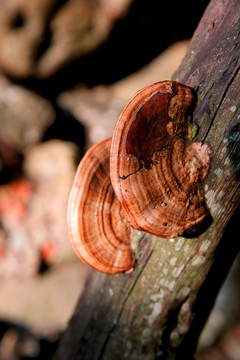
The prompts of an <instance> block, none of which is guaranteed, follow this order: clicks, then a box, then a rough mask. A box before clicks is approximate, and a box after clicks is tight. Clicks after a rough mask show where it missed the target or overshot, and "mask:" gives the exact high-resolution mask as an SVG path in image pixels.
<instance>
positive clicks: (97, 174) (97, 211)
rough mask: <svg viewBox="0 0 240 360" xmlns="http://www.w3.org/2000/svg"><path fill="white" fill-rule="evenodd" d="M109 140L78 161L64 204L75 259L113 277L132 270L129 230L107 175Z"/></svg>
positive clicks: (130, 231) (99, 144) (93, 148)
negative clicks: (77, 258)
mask: <svg viewBox="0 0 240 360" xmlns="http://www.w3.org/2000/svg"><path fill="white" fill-rule="evenodd" d="M110 145H111V139H106V140H103V141H101V142H99V143H97V144H96V145H94V146H93V147H91V148H90V149H89V150H88V151H87V152H86V154H85V156H84V157H83V159H82V160H81V162H80V164H79V166H78V169H77V172H76V175H75V178H74V181H73V186H72V190H71V193H70V197H69V203H68V232H69V240H70V243H71V245H72V248H73V249H74V251H75V253H76V254H77V255H78V256H79V258H80V259H81V260H82V261H83V262H85V263H86V264H88V265H90V266H91V267H93V268H94V269H96V270H99V271H102V272H104V273H109V274H114V273H118V272H123V271H130V270H131V269H132V268H133V266H134V259H133V255H132V250H131V234H132V229H131V227H130V225H129V224H128V222H127V221H126V219H125V218H124V216H123V214H122V210H121V205H120V203H119V201H118V199H117V197H116V196H115V194H114V191H113V188H112V185H111V181H110V174H109V156H110Z"/></svg>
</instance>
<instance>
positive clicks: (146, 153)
mask: <svg viewBox="0 0 240 360" xmlns="http://www.w3.org/2000/svg"><path fill="white" fill-rule="evenodd" d="M192 101H193V93H192V90H191V88H189V87H188V86H185V85H182V84H180V83H178V82H175V81H163V82H157V83H154V84H151V85H149V86H147V87H145V88H143V89H141V90H140V91H139V92H137V94H136V95H135V96H133V97H132V98H131V99H130V101H129V102H128V104H127V105H126V106H125V108H124V109H123V111H122V113H121V115H120V117H119V119H118V121H117V124H116V126H115V129H114V133H113V137H112V145H111V151H110V174H111V181H112V185H113V188H114V191H115V193H116V195H117V197H118V200H119V201H120V203H121V205H122V209H123V212H124V215H125V216H126V218H127V220H128V221H129V223H130V224H131V225H132V227H133V228H135V229H138V230H142V231H145V232H148V233H150V234H153V235H156V236H159V237H163V238H171V237H176V236H178V235H181V234H183V233H185V232H191V231H193V230H194V229H196V228H198V227H199V226H200V224H202V223H203V220H204V219H205V218H206V217H208V215H209V212H208V210H207V208H206V206H205V201H204V196H203V194H202V191H201V185H202V182H203V180H204V179H205V178H206V176H207V173H208V169H209V167H210V155H211V151H210V148H209V146H208V145H207V144H202V143H193V142H191V141H190V139H189V137H190V136H189V133H190V128H189V123H188V121H187V116H188V111H189V108H190V107H191V104H192Z"/></svg>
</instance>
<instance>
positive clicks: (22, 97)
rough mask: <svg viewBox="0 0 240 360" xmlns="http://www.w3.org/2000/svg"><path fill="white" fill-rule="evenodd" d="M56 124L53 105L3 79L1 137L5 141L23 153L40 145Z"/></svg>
mask: <svg viewBox="0 0 240 360" xmlns="http://www.w3.org/2000/svg"><path fill="white" fill-rule="evenodd" d="M54 120H55V111H54V109H53V107H52V105H51V104H50V102H48V101H47V100H46V99H44V98H43V97H41V96H39V95H37V94H36V93H34V92H32V91H30V90H27V89H26V88H23V87H22V86H19V85H15V84H13V83H11V82H10V81H8V80H7V79H6V78H5V77H3V76H1V75H0V134H1V138H3V139H4V141H6V142H8V143H9V144H11V145H12V146H13V147H15V148H16V149H17V150H19V151H22V149H24V148H25V147H26V146H27V145H30V144H35V143H37V142H38V141H40V140H41V139H42V137H43V134H44V132H45V131H46V129H47V128H48V127H49V126H50V125H51V124H52V123H53V122H54Z"/></svg>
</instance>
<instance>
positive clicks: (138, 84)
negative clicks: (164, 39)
mask: <svg viewBox="0 0 240 360" xmlns="http://www.w3.org/2000/svg"><path fill="white" fill-rule="evenodd" d="M188 43H189V42H188V41H181V42H178V43H176V44H173V45H171V46H170V47H169V48H168V49H167V50H166V51H164V52H163V53H162V54H161V55H159V56H158V57H157V58H156V59H154V60H153V61H152V62H151V63H149V64H148V65H146V66H145V67H144V68H142V69H141V70H139V71H138V72H136V73H134V74H132V75H130V76H128V77H126V78H124V79H122V80H120V81H118V82H116V83H114V84H112V85H109V86H103V85H102V86H96V87H93V88H91V89H87V88H81V87H78V88H77V87H76V88H74V89H72V90H68V91H65V92H63V93H61V94H60V95H59V96H58V104H59V106H60V107H63V108H66V109H67V110H69V111H70V112H72V113H73V114H74V116H75V117H76V118H77V119H78V120H79V121H80V122H81V123H82V124H83V125H84V126H85V128H86V142H87V144H86V147H87V148H89V147H90V146H91V145H93V144H95V143H97V142H98V141H100V140H103V139H106V138H108V137H111V136H112V133H113V129H114V126H115V123H116V121H117V119H118V116H119V115H120V113H121V111H122V109H123V107H124V106H125V104H126V103H127V101H128V100H129V98H130V97H131V96H132V95H134V93H136V92H137V91H138V90H139V89H141V88H143V87H144V86H146V85H149V84H151V83H153V82H155V81H160V80H167V79H171V76H172V74H173V72H174V71H175V70H176V68H177V67H178V65H179V63H180V61H181V60H182V58H183V57H184V54H185V52H186V49H187V46H188Z"/></svg>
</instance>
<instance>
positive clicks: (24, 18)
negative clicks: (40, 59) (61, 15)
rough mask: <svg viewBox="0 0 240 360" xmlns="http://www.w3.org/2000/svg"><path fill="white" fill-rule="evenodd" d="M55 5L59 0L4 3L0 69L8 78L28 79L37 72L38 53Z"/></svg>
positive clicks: (0, 13)
mask: <svg viewBox="0 0 240 360" xmlns="http://www.w3.org/2000/svg"><path fill="white" fill-rule="evenodd" d="M55 3H56V0H48V1H42V0H34V1H32V0H8V1H1V2H0V67H1V69H3V70H4V71H5V72H6V73H7V74H9V75H11V76H14V77H18V78H24V77H28V76H30V75H31V74H32V73H33V72H34V70H35V62H36V55H37V51H38V49H39V47H40V45H41V44H42V42H43V41H44V38H45V32H46V26H47V23H48V18H49V16H50V14H51V11H53V6H54V4H55Z"/></svg>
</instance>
